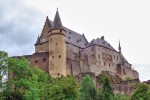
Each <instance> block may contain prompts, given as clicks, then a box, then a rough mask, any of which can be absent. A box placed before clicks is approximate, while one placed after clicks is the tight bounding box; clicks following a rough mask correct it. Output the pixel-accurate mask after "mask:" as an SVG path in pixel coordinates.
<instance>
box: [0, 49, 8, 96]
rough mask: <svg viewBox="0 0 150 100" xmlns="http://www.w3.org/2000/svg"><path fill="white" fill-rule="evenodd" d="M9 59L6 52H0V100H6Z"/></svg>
mask: <svg viewBox="0 0 150 100" xmlns="http://www.w3.org/2000/svg"><path fill="white" fill-rule="evenodd" d="M7 59H8V54H7V53H6V52H4V51H0V99H4V90H5V86H6V81H7V71H8V64H7Z"/></svg>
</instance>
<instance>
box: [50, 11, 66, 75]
mask: <svg viewBox="0 0 150 100" xmlns="http://www.w3.org/2000/svg"><path fill="white" fill-rule="evenodd" d="M65 40H66V31H65V30H64V29H63V26H62V23H61V20H60V17H59V13H58V10H57V12H56V15H55V18H54V22H53V26H52V29H51V30H50V31H49V74H50V75H51V76H52V77H61V76H66V42H65Z"/></svg>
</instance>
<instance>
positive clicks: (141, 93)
mask: <svg viewBox="0 0 150 100" xmlns="http://www.w3.org/2000/svg"><path fill="white" fill-rule="evenodd" d="M131 100H150V86H149V85H147V84H145V83H140V84H139V86H138V87H137V89H136V90H135V91H134V92H133V93H132V94H131Z"/></svg>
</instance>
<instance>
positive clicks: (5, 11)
mask: <svg viewBox="0 0 150 100" xmlns="http://www.w3.org/2000/svg"><path fill="white" fill-rule="evenodd" d="M57 7H58V8H59V13H60V17H61V20H62V24H63V25H64V26H66V27H68V28H70V29H72V30H74V31H76V32H78V33H80V34H82V33H84V34H85V36H86V37H87V39H88V41H89V42H90V41H91V40H92V39H96V38H98V37H101V36H105V40H107V41H108V42H109V43H110V44H111V45H112V46H113V47H114V48H115V49H116V50H118V41H119V39H120V42H121V47H122V53H123V55H124V56H125V57H126V59H127V60H128V61H129V62H130V63H131V64H132V65H133V67H134V69H136V70H137V71H138V72H139V75H140V79H141V80H142V81H143V80H148V79H150V74H149V71H150V60H149V57H150V1H149V0H0V40H1V42H0V50H4V51H6V52H8V53H9V55H10V56H16V55H29V54H32V53H34V44H35V41H36V39H37V36H38V35H40V34H41V31H42V28H43V25H44V22H45V19H46V16H48V17H49V19H51V20H53V19H54V15H55V13H56V8H57Z"/></svg>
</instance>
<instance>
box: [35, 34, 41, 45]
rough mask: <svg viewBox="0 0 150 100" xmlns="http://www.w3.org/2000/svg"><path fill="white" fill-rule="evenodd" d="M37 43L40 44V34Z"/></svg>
mask: <svg viewBox="0 0 150 100" xmlns="http://www.w3.org/2000/svg"><path fill="white" fill-rule="evenodd" d="M35 44H40V37H39V36H38V38H37V40H36V43H35Z"/></svg>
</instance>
